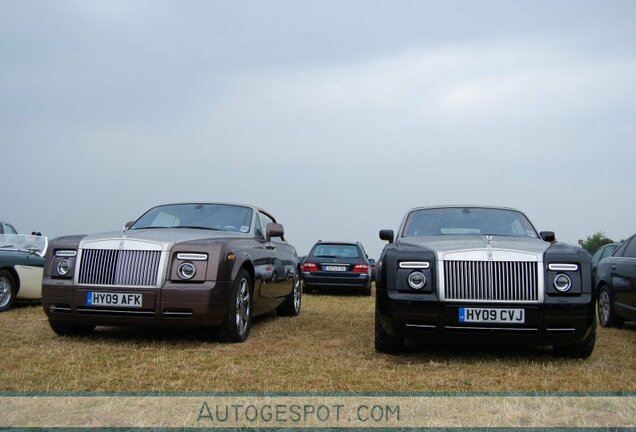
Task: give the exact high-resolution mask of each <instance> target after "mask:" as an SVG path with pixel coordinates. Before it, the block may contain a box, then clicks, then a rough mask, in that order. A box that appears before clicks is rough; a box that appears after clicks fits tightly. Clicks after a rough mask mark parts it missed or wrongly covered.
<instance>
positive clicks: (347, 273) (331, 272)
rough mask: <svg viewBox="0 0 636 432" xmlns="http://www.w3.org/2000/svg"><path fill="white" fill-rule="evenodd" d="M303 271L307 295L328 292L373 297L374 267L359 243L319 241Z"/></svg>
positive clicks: (309, 255)
mask: <svg viewBox="0 0 636 432" xmlns="http://www.w3.org/2000/svg"><path fill="white" fill-rule="evenodd" d="M301 271H302V278H303V287H304V290H305V291H306V292H311V291H313V290H314V289H322V288H328V289H338V290H340V291H343V292H351V291H361V292H362V294H364V295H371V264H370V263H369V259H368V258H367V254H366V252H365V251H364V248H363V247H362V244H360V243H359V242H323V241H318V243H316V244H315V245H314V246H313V247H312V248H311V251H310V252H309V254H308V255H307V256H306V257H305V259H304V261H303V263H302V265H301Z"/></svg>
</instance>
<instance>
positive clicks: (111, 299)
mask: <svg viewBox="0 0 636 432" xmlns="http://www.w3.org/2000/svg"><path fill="white" fill-rule="evenodd" d="M142 305H143V294H141V293H122V292H103V291H87V292H86V306H107V307H126V308H141V307H142Z"/></svg>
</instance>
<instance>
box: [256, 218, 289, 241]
mask: <svg viewBox="0 0 636 432" xmlns="http://www.w3.org/2000/svg"><path fill="white" fill-rule="evenodd" d="M258 220H259V222H260V223H261V229H262V230H263V235H265V234H266V230H267V224H270V223H274V220H273V219H272V218H271V217H269V216H267V215H266V214H265V213H260V212H259V213H258ZM272 240H278V241H283V239H282V238H281V237H272Z"/></svg>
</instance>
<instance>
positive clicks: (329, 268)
mask: <svg viewBox="0 0 636 432" xmlns="http://www.w3.org/2000/svg"><path fill="white" fill-rule="evenodd" d="M325 271H347V267H345V266H325Z"/></svg>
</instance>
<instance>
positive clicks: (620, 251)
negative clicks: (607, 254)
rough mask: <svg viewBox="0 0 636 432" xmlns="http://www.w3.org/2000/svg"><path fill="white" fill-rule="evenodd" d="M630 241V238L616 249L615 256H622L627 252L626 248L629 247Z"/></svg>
mask: <svg viewBox="0 0 636 432" xmlns="http://www.w3.org/2000/svg"><path fill="white" fill-rule="evenodd" d="M628 243H629V239H628V240H626V241H624V242H623V243H622V244H621V245H620V246H619V247H618V249H616V252H614V256H615V257H622V256H623V254H624V253H625V248H626V247H627V244H628Z"/></svg>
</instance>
